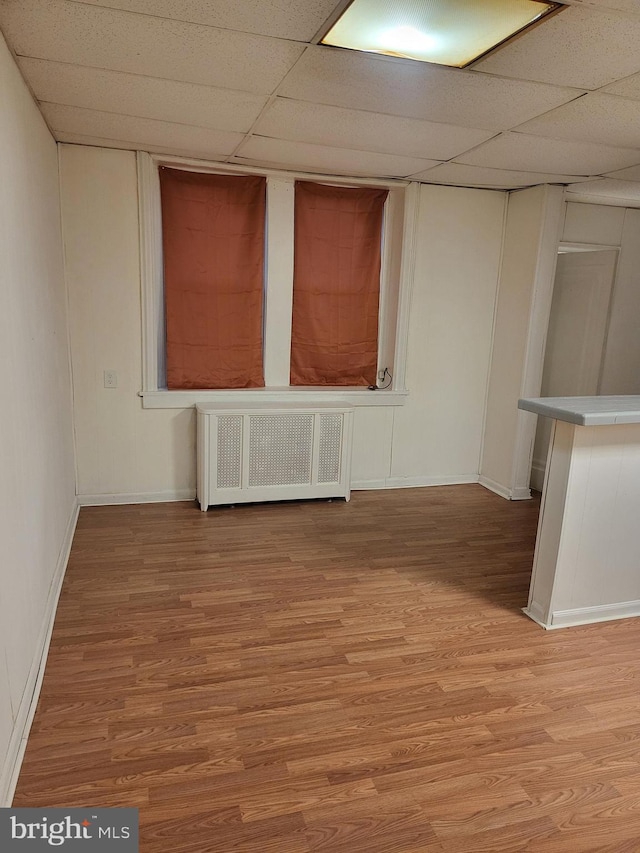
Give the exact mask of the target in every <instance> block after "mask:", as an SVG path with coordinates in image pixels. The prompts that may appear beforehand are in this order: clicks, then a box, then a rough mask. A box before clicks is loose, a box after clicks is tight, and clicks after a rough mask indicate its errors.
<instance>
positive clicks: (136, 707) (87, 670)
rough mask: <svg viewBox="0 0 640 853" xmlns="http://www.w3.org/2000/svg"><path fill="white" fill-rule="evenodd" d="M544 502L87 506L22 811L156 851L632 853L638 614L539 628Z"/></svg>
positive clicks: (391, 495) (433, 497) (639, 781)
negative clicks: (79, 820) (112, 828)
mask: <svg viewBox="0 0 640 853" xmlns="http://www.w3.org/2000/svg"><path fill="white" fill-rule="evenodd" d="M537 513H538V505H537V502H536V501H523V502H518V503H510V502H508V501H505V500H503V499H502V498H499V497H497V496H495V495H493V494H491V493H490V492H488V491H486V490H484V489H483V488H482V487H480V486H477V485H469V486H451V487H448V486H447V487H437V488H429V489H407V490H397V491H380V492H356V493H355V494H354V495H353V497H352V500H351V502H350V503H348V504H347V503H344V502H342V501H335V502H333V503H331V502H300V503H295V504H271V505H258V506H243V507H237V508H235V509H231V508H224V509H215V510H214V509H211V510H209V512H207V513H201V512H200V511H199V509H198V508H197V507H196V505H195V504H192V503H176V504H155V505H142V506H124V507H95V508H85V509H83V510H82V512H81V514H80V520H79V525H78V530H77V533H76V536H75V540H74V545H73V550H72V554H71V559H70V563H69V567H68V571H67V576H66V579H65V582H64V588H63V592H62V596H61V599H60V605H59V609H58V615H57V619H56V624H55V629H54V634H53V638H52V643H51V650H50V653H49V658H48V663H47V668H46V674H45V678H44V683H43V686H42V693H41V697H40V701H39V705H38V709H37V713H36V716H35V721H34V724H33V728H32V730H31V735H30V738H29V742H28V747H27V751H26V755H25V759H24V764H23V767H22V772H21V775H20V778H19V782H18V787H17V791H16V795H15V801H14V805H15V806H38V807H42V806H81V805H82V806H86V805H93V806H96V807H99V806H138V807H139V809H140V823H141V845H140V849H141V851H143V853H160V851H163V853H164V851H167V853H231V851H234V852H235V853H316V851H317V853H516V851H531V853H596V851H600V853H605V851H606V853H638V851H640V620H638V619H627V620H620V621H617V622H609V623H606V624H601V625H595V626H588V627H578V628H567V629H563V630H559V631H549V632H545V631H544V630H543V629H542V628H540V627H539V626H537V625H536V624H535V623H533V622H532V621H530V620H529V619H528V618H527V617H525V616H524V615H523V614H522V613H521V611H520V608H521V607H522V606H524V605H525V604H526V599H527V590H528V586H529V578H530V572H531V563H532V555H533V546H534V539H535V529H536V524H537Z"/></svg>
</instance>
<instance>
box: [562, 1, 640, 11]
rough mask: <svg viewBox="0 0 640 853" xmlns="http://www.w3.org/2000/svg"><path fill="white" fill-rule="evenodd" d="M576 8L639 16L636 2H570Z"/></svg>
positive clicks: (639, 8)
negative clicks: (630, 13)
mask: <svg viewBox="0 0 640 853" xmlns="http://www.w3.org/2000/svg"><path fill="white" fill-rule="evenodd" d="M572 1H573V3H575V4H576V5H578V6H583V7H585V6H586V7H590V6H593V7H595V8H597V9H615V10H617V11H621V12H632V13H633V14H636V15H640V3H638V0H572Z"/></svg>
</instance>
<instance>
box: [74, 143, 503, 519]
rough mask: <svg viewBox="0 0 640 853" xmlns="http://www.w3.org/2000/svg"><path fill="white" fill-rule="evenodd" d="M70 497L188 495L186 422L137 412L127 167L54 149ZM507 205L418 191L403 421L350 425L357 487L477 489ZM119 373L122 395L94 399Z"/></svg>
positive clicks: (472, 193)
mask: <svg viewBox="0 0 640 853" xmlns="http://www.w3.org/2000/svg"><path fill="white" fill-rule="evenodd" d="M60 150H61V176H62V209H63V221H64V235H65V253H66V265H67V280H68V286H69V311H70V326H71V338H72V359H73V373H74V399H75V427H76V437H77V438H76V441H77V457H78V491H79V495H80V496H81V500H84V501H87V502H92V501H93V502H100V501H104V502H109V501H126V500H137V499H139V500H162V499H172V498H180V497H182V498H188V497H192V496H193V495H194V494H195V418H194V412H193V410H191V409H185V410H180V409H166V410H164V409H143V408H142V405H141V401H140V399H139V397H138V396H137V394H138V391H139V390H140V388H141V351H142V344H141V320H140V273H139V262H140V258H139V241H138V220H137V187H136V171H135V170H136V162H135V156H134V154H133V153H131V152H126V151H116V150H111V149H100V148H90V147H84V146H75V145H62V146H61V147H60ZM505 198H506V195H505V194H504V193H501V192H491V191H485V190H471V189H459V188H455V187H428V186H425V187H423V188H422V189H421V202H420V214H419V223H418V232H419V237H418V244H419V248H418V255H417V259H416V271H415V286H414V288H413V301H412V308H411V323H410V338H409V354H408V368H407V378H408V386H409V389H410V397H409V401H408V403H407V405H406V406H405V407H403V408H391V407H382V406H381V407H371V408H369V407H367V408H359V409H357V410H356V413H355V430H354V432H355V437H354V458H353V471H352V481H353V485H354V487H355V488H358V487H360V488H367V487H370V488H371V487H373V488H378V487H384V486H402V485H418V484H429V483H435V482H468V481H470V480H471V481H473V480H476V479H477V477H478V466H479V456H480V444H481V438H482V422H483V416H484V399H485V392H486V381H487V375H488V368H489V353H490V343H491V327H492V321H493V310H494V300H495V292H496V285H497V277H498V266H499V258H500V246H501V239H502V221H503V210H504V202H505ZM104 370H116V371H117V373H118V387H117V388H115V389H105V388H104V387H103V371H104Z"/></svg>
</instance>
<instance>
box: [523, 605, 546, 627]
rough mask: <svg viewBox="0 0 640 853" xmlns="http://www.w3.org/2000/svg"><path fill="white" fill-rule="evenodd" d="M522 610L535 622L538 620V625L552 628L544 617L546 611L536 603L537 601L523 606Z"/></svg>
mask: <svg viewBox="0 0 640 853" xmlns="http://www.w3.org/2000/svg"><path fill="white" fill-rule="evenodd" d="M522 612H523V613H526V615H527V616H528V617H529V619H533V621H534V622H537V623H538V625H540V626H542V627H543V628H545V629H548V628H550V627H551V626H550V625H547V623H546V622H545V618H544V612H543V610H542V608H541V607H540V605H539V604H536V603H535V601H534V602H532V603H531V604H529V605H528V606H527V607H523V608H522Z"/></svg>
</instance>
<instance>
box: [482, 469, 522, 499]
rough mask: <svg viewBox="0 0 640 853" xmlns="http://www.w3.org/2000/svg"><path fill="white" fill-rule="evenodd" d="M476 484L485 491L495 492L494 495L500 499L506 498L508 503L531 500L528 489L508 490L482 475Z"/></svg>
mask: <svg viewBox="0 0 640 853" xmlns="http://www.w3.org/2000/svg"><path fill="white" fill-rule="evenodd" d="M478 482H479V483H480V485H481V486H484V487H485V489H489V491H490V492H495V494H496V495H500V497H501V498H506V499H507V500H508V501H528V500H530V499H531V489H528V488H524V487H518V488H517V489H509V488H507V487H506V486H503V485H502V484H501V483H496V481H495V480H492V479H491V477H485V476H484V474H481V475H480V477H478Z"/></svg>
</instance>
